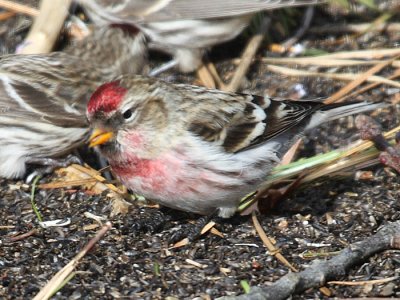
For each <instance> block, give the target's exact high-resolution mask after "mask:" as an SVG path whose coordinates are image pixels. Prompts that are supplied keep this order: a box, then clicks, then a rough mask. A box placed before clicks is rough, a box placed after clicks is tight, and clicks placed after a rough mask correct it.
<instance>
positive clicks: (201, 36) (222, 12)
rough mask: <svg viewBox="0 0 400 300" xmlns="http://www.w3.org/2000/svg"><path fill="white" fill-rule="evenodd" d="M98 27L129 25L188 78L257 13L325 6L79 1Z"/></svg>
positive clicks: (210, 0)
mask: <svg viewBox="0 0 400 300" xmlns="http://www.w3.org/2000/svg"><path fill="white" fill-rule="evenodd" d="M79 2H80V4H82V6H83V7H84V8H85V10H86V12H87V13H88V15H89V17H90V18H91V19H92V20H93V22H94V23H96V24H100V25H101V24H110V23H130V24H135V25H137V26H139V27H140V29H141V30H143V32H144V33H145V34H146V35H147V36H148V37H149V38H150V40H151V43H152V46H153V47H154V48H156V49H158V50H162V51H164V52H167V53H169V54H171V55H173V56H174V62H176V63H177V64H179V67H180V69H181V70H182V71H184V72H190V71H194V70H196V69H197V68H198V67H199V65H200V64H201V58H202V55H203V52H204V50H205V49H206V48H208V47H211V46H213V45H216V44H219V43H223V42H225V41H228V40H231V39H233V38H234V37H236V36H237V35H238V34H239V33H240V32H242V30H243V29H244V28H245V27H246V26H247V25H248V24H249V22H250V19H251V18H252V17H253V15H254V14H256V13H257V12H259V11H262V10H270V9H276V8H282V7H293V6H301V5H311V4H318V3H323V2H325V0H261V1H259V0H250V1H249V0H235V1H226V0H204V1H198V0H172V1H161V0H120V1H113V0H85V1H83V0H80V1H79Z"/></svg>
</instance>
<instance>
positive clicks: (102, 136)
mask: <svg viewBox="0 0 400 300" xmlns="http://www.w3.org/2000/svg"><path fill="white" fill-rule="evenodd" d="M112 137H113V133H112V132H109V131H104V130H101V129H94V130H93V132H92V135H91V136H90V138H89V147H94V146H97V145H101V144H104V143H105V142H107V141H108V140H110V139H111V138H112Z"/></svg>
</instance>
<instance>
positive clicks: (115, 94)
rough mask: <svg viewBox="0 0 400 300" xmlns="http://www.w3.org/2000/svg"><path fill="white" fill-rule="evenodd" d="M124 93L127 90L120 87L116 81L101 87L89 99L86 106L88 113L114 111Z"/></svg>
mask: <svg viewBox="0 0 400 300" xmlns="http://www.w3.org/2000/svg"><path fill="white" fill-rule="evenodd" d="M126 92H127V89H126V88H124V87H122V86H121V85H120V84H119V82H118V81H113V82H109V83H105V84H103V85H101V86H100V87H98V88H97V90H96V91H95V92H94V93H93V95H92V96H91V97H90V100H89V103H88V106H87V111H88V113H89V114H94V113H95V112H104V113H109V112H111V111H113V110H116V109H117V107H118V106H119V104H120V103H121V101H122V98H123V97H124V96H125V94H126Z"/></svg>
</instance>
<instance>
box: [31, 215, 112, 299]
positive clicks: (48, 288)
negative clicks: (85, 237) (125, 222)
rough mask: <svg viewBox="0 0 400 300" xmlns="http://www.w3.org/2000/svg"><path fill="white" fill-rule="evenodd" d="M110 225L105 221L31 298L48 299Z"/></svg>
mask: <svg viewBox="0 0 400 300" xmlns="http://www.w3.org/2000/svg"><path fill="white" fill-rule="evenodd" d="M111 227H112V225H111V223H110V222H107V223H106V224H105V225H104V226H103V227H102V228H101V229H100V230H99V231H98V232H97V233H96V235H95V236H94V237H93V238H92V239H91V240H90V241H89V242H88V243H87V244H86V246H85V247H84V248H83V249H82V250H81V251H80V252H79V253H78V254H77V255H76V256H75V257H74V258H73V259H72V260H71V261H70V262H69V263H68V264H67V265H65V267H64V268H62V269H61V270H60V271H58V272H57V274H55V275H54V276H53V278H52V279H50V281H49V282H47V284H46V285H45V286H44V287H43V288H42V289H41V290H40V291H39V293H38V294H37V295H36V296H35V298H33V300H44V299H49V298H50V297H51V296H52V295H53V294H54V293H55V292H56V291H57V290H58V289H59V287H60V286H61V285H62V283H63V282H64V281H65V280H66V279H67V278H68V277H69V275H70V274H71V273H72V272H73V270H74V269H75V268H76V266H77V265H78V264H79V262H80V260H81V259H82V258H83V257H84V256H85V255H86V253H88V252H89V250H90V249H92V248H93V246H94V245H95V244H96V243H97V242H98V241H99V240H100V239H101V238H102V237H103V236H104V235H105V234H106V233H107V231H109V230H110V229H111Z"/></svg>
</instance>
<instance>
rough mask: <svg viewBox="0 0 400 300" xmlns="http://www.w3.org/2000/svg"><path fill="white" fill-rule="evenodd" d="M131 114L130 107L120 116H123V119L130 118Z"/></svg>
mask: <svg viewBox="0 0 400 300" xmlns="http://www.w3.org/2000/svg"><path fill="white" fill-rule="evenodd" d="M132 115H133V113H132V110H130V109H127V110H126V111H125V112H124V113H123V114H122V116H123V117H124V119H125V120H128V119H130V118H131V117H132Z"/></svg>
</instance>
